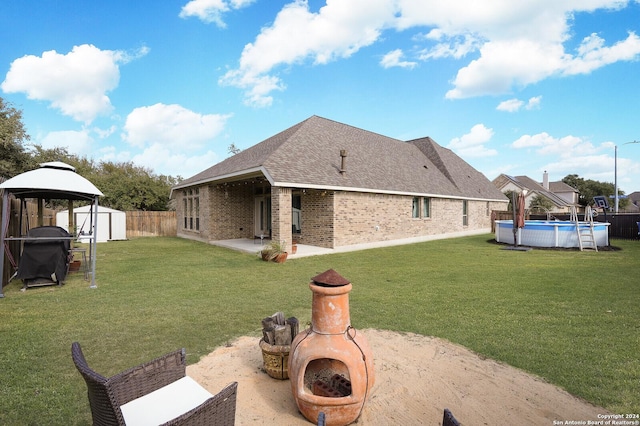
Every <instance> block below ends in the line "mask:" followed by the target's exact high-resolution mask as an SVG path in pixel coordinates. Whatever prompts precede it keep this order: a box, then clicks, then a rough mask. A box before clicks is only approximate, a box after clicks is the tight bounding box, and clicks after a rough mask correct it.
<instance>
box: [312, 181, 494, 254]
mask: <svg viewBox="0 0 640 426" xmlns="http://www.w3.org/2000/svg"><path fill="white" fill-rule="evenodd" d="M430 201H431V212H430V213H431V214H430V217H428V218H422V217H421V218H413V217H412V205H413V204H412V203H413V197H411V196H402V195H391V194H368V193H357V192H336V193H335V219H336V220H335V237H334V243H335V246H336V247H337V246H343V245H351V244H360V243H369V242H376V241H388V240H394V239H402V238H412V237H420V236H428V235H437V234H443V233H451V232H463V231H467V230H481V229H487V232H488V231H489V230H490V228H491V216H490V214H491V209H492V208H499V207H504V203H489V204H487V202H486V201H467V206H468V225H467V226H464V225H463V218H462V216H463V215H462V211H463V209H462V203H463V201H462V200H452V199H442V198H431V199H430ZM306 217H307V212H306V210H304V209H303V218H304V219H305V223H306ZM306 231H307V229H306V228H305V227H303V232H304V233H305V235H306Z"/></svg>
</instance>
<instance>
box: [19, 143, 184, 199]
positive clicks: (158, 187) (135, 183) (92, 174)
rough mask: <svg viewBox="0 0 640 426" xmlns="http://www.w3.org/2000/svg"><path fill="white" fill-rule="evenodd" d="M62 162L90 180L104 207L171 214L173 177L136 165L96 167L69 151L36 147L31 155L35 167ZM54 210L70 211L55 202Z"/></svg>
mask: <svg viewBox="0 0 640 426" xmlns="http://www.w3.org/2000/svg"><path fill="white" fill-rule="evenodd" d="M50 161H62V162H64V163H67V164H69V165H71V166H73V167H75V169H76V172H77V173H78V174H80V175H82V176H84V177H85V178H87V179H88V180H90V181H91V182H92V183H93V184H94V185H95V186H96V187H97V188H98V189H99V190H100V191H102V193H103V194H104V196H103V197H101V198H100V205H102V206H105V207H110V208H112V209H117V210H125V211H126V210H156V211H165V210H171V209H172V206H171V205H170V200H169V192H170V191H171V187H172V186H174V185H175V184H176V183H177V179H176V178H173V177H171V176H164V175H155V174H153V173H151V171H150V170H147V169H145V168H143V167H139V166H135V165H134V164H133V163H131V162H128V163H126V162H125V163H114V162H100V163H96V162H94V161H93V160H89V159H87V158H86V157H79V156H77V155H74V154H69V152H68V151H67V149H66V148H63V147H56V148H51V149H45V148H42V147H41V146H39V145H34V146H33V149H32V152H31V163H32V167H31V168H34V167H37V165H38V164H40V163H46V162H50ZM50 205H51V207H54V208H55V207H61V208H66V207H67V203H66V202H58V201H56V200H52V201H51V203H50Z"/></svg>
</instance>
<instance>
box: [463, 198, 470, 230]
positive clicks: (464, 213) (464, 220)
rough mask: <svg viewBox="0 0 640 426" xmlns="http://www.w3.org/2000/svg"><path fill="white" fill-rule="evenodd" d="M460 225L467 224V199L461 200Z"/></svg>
mask: <svg viewBox="0 0 640 426" xmlns="http://www.w3.org/2000/svg"><path fill="white" fill-rule="evenodd" d="M462 225H463V226H467V225H469V204H468V201H467V200H462Z"/></svg>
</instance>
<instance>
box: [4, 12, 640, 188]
mask: <svg viewBox="0 0 640 426" xmlns="http://www.w3.org/2000/svg"><path fill="white" fill-rule="evenodd" d="M0 46H2V47H1V48H0V96H2V97H3V98H4V99H5V100H6V101H8V102H11V103H13V105H14V106H15V107H17V108H19V109H21V110H22V111H23V121H24V124H25V126H26V128H27V131H28V133H29V134H30V135H31V142H32V143H36V144H40V145H42V146H44V147H46V148H51V147H54V146H65V147H67V148H68V150H69V152H70V153H74V154H78V155H81V156H87V157H89V158H92V159H94V160H96V161H101V160H110V161H132V162H133V163H135V164H136V165H139V166H144V167H147V168H149V169H151V170H153V172H154V173H156V174H166V175H172V176H182V177H184V178H186V177H190V176H192V175H194V174H196V173H198V172H200V171H202V170H204V169H205V168H207V167H209V166H211V165H213V164H215V163H217V162H219V161H221V160H223V159H225V158H226V157H228V156H229V154H228V152H227V151H228V147H229V145H230V144H232V143H233V144H235V145H236V146H237V147H238V148H241V149H245V148H248V147H250V146H252V145H254V144H256V143H258V142H260V141H262V140H264V139H266V138H268V137H270V136H272V135H274V134H276V133H278V132H280V131H282V130H284V129H286V128H288V127H290V126H292V125H294V124H296V123H298V122H300V121H302V120H304V119H306V118H308V117H310V116H312V115H319V116H322V117H325V118H329V119H332V120H336V121H339V122H342V123H345V124H349V125H353V126H356V127H359V128H362V129H366V130H370V131H373V132H376V133H380V134H383V135H386V136H390V137H394V138H398V139H401V140H410V139H415V138H420V137H424V136H430V137H432V138H433V139H434V140H435V141H436V142H438V143H439V144H440V145H442V146H444V147H447V148H450V149H452V150H453V151H454V152H456V153H457V154H458V155H459V156H460V157H462V158H463V159H464V160H465V161H467V162H468V163H469V164H471V165H472V166H474V167H475V168H476V169H478V170H479V171H481V172H482V173H484V174H485V175H486V176H487V177H488V178H489V179H494V178H495V177H496V176H498V175H499V174H500V173H506V174H511V175H527V176H529V177H531V178H534V179H537V180H538V181H541V180H542V174H543V171H545V170H546V171H548V172H549V179H550V180H552V181H555V180H560V179H562V178H563V177H564V176H566V175H568V174H577V175H579V176H580V177H583V178H585V179H595V180H599V181H606V182H612V183H613V182H614V169H615V167H614V153H615V146H616V145H617V147H618V159H617V166H618V167H617V169H618V173H617V177H618V186H619V187H620V188H621V189H622V190H623V191H625V192H626V193H630V192H633V191H640V143H639V144H626V145H625V143H627V142H630V141H634V140H635V141H640V125H639V124H638V123H640V0H628V1H624V0H562V1H558V0H520V1H512V0H451V1H446V2H444V1H441V0H328V1H317V0H309V1H300V0H299V1H278V0H192V1H188V0H180V1H178V0H163V1H157V0H136V1H130V0H129V1H120V0H109V1H106V0H93V1H90V2H88V1H84V0H55V1H54V0H39V1H35V2H20V1H5V2H2V4H1V5H0Z"/></svg>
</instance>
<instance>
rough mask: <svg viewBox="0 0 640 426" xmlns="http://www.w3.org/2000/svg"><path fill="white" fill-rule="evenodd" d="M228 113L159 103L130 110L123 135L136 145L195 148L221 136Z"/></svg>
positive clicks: (126, 139) (180, 148)
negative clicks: (214, 112)
mask: <svg viewBox="0 0 640 426" xmlns="http://www.w3.org/2000/svg"><path fill="white" fill-rule="evenodd" d="M229 117H230V115H221V114H206V115H203V114H198V113H196V112H193V111H190V110H188V109H186V108H184V107H182V106H180V105H175V104H174V105H165V104H161V103H158V104H155V105H151V106H147V107H140V108H136V109H134V110H133V111H131V113H130V114H129V115H128V116H127V120H126V122H125V125H124V130H125V133H123V135H122V138H123V139H124V140H125V141H127V142H128V143H129V144H131V145H133V146H137V147H144V146H153V145H157V146H163V147H167V148H172V149H179V150H185V149H186V148H189V149H195V148H199V147H201V146H203V145H204V144H205V143H206V142H209V141H211V140H212V139H213V138H215V137H216V136H218V135H219V134H220V133H221V132H222V130H223V129H224V125H225V123H226V121H227V119H228V118H229Z"/></svg>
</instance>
